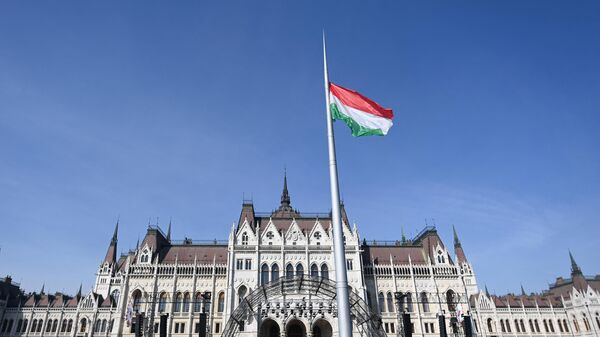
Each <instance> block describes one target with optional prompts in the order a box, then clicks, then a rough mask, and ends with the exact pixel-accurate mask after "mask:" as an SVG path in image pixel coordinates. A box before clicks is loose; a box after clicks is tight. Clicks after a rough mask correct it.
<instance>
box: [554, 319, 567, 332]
mask: <svg viewBox="0 0 600 337" xmlns="http://www.w3.org/2000/svg"><path fill="white" fill-rule="evenodd" d="M556 322H557V323H558V330H559V331H560V332H565V331H564V330H563V326H562V323H561V322H560V319H559V320H557V321H556Z"/></svg>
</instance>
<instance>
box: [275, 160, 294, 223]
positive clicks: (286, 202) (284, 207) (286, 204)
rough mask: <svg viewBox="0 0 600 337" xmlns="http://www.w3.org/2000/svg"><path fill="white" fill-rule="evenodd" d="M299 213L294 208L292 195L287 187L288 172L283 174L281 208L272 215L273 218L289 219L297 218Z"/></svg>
mask: <svg viewBox="0 0 600 337" xmlns="http://www.w3.org/2000/svg"><path fill="white" fill-rule="evenodd" d="M296 215H299V213H298V212H297V211H296V210H295V209H293V208H292V201H291V198H290V193H289V191H288V185H287V171H284V173H283V191H282V192H281V202H280V203H279V207H278V208H277V209H276V210H275V211H273V213H272V214H271V216H272V217H289V216H296Z"/></svg>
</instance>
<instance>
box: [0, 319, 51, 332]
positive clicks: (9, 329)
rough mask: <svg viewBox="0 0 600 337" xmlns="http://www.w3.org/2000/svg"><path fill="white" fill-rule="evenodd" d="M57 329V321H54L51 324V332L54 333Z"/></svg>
mask: <svg viewBox="0 0 600 337" xmlns="http://www.w3.org/2000/svg"><path fill="white" fill-rule="evenodd" d="M57 329H58V320H57V319H55V320H54V322H52V332H56V330H57ZM9 330H10V329H9Z"/></svg>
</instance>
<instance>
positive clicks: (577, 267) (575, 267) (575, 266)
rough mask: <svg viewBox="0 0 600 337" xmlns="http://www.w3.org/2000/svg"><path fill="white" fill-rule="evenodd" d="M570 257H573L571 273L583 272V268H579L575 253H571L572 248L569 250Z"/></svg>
mask: <svg viewBox="0 0 600 337" xmlns="http://www.w3.org/2000/svg"><path fill="white" fill-rule="evenodd" d="M569 258H570V259H571V274H572V275H576V274H579V275H581V274H583V273H582V272H581V268H579V266H578V265H577V262H575V258H574V257H573V254H571V250H569Z"/></svg>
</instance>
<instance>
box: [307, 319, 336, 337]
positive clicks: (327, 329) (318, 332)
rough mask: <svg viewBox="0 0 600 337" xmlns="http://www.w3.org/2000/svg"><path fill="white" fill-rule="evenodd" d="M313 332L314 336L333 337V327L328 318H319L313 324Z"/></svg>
mask: <svg viewBox="0 0 600 337" xmlns="http://www.w3.org/2000/svg"><path fill="white" fill-rule="evenodd" d="M312 334H313V337H332V336H333V328H332V327H331V324H329V322H327V320H324V319H319V320H317V321H316V322H315V323H314V324H313V328H312Z"/></svg>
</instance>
